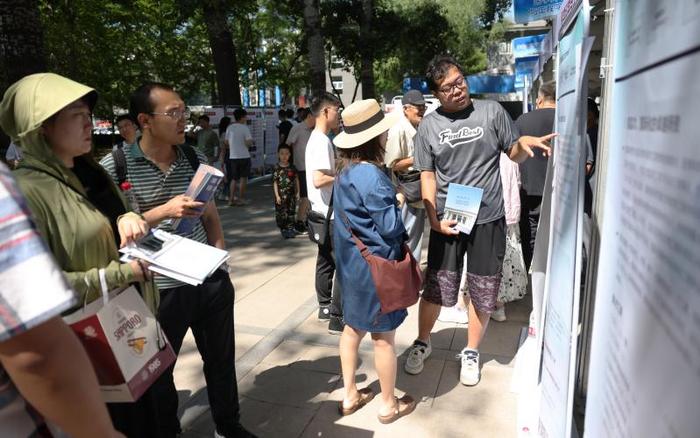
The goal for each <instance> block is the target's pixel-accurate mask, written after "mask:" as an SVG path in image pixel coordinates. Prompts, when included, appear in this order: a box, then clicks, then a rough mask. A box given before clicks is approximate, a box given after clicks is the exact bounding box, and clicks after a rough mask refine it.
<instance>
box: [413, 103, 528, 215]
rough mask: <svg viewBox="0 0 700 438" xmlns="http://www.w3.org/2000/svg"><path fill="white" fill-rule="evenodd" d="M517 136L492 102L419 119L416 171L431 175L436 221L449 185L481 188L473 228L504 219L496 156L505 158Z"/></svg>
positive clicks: (516, 130) (508, 117)
mask: <svg viewBox="0 0 700 438" xmlns="http://www.w3.org/2000/svg"><path fill="white" fill-rule="evenodd" d="M518 136H519V135H518V129H517V128H516V127H515V124H514V123H513V120H512V119H511V118H510V116H509V115H508V113H507V112H506V110H505V109H503V107H502V106H501V105H500V104H499V103H498V102H494V101H489V100H472V105H470V106H468V107H467V108H465V109H464V110H462V111H459V112H456V113H446V112H444V111H442V109H441V108H438V109H437V110H436V111H433V112H432V113H430V114H428V115H426V116H425V117H423V120H422V121H421V123H420V125H418V132H417V133H416V136H415V137H414V139H413V143H414V148H415V149H414V159H415V162H414V167H415V168H417V169H419V170H430V171H434V172H435V179H436V181H437V206H436V207H437V213H438V217H442V213H443V210H444V208H445V199H446V198H447V187H448V186H449V184H450V183H457V184H464V185H468V186H474V187H481V188H482V189H484V196H483V198H482V200H481V207H480V209H479V216H478V217H477V219H476V223H477V224H484V223H487V222H491V221H494V220H496V219H499V218H501V217H503V215H504V214H505V210H504V208H503V189H502V187H501V175H500V170H499V160H500V153H501V151H503V152H506V153H508V152H509V151H510V147H511V145H512V144H513V143H515V141H516V140H517V139H518Z"/></svg>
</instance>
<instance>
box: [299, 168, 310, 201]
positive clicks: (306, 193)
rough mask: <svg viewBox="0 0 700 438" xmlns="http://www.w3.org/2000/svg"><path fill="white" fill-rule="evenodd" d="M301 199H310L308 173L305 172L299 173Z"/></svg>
mask: <svg viewBox="0 0 700 438" xmlns="http://www.w3.org/2000/svg"><path fill="white" fill-rule="evenodd" d="M299 197H300V198H308V197H309V191H308V190H306V171H305V170H300V171H299Z"/></svg>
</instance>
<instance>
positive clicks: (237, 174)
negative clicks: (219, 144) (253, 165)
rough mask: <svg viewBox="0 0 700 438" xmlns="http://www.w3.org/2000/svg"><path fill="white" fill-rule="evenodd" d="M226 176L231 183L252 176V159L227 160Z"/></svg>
mask: <svg viewBox="0 0 700 438" xmlns="http://www.w3.org/2000/svg"><path fill="white" fill-rule="evenodd" d="M226 174H227V177H228V179H229V181H231V180H233V181H238V180H240V179H241V178H248V177H249V176H250V158H229V159H228V160H226Z"/></svg>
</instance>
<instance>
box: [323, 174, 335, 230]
mask: <svg viewBox="0 0 700 438" xmlns="http://www.w3.org/2000/svg"><path fill="white" fill-rule="evenodd" d="M334 193H335V184H333V185H332V186H331V201H330V202H329V203H328V211H326V220H325V221H324V223H323V225H324V226H325V227H326V229H328V224H329V223H330V221H331V215H332V214H333V194H334Z"/></svg>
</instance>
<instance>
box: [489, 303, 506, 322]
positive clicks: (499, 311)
mask: <svg viewBox="0 0 700 438" xmlns="http://www.w3.org/2000/svg"><path fill="white" fill-rule="evenodd" d="M491 319H493V320H494V321H498V322H503V321H505V320H506V306H502V307H497V308H496V311H495V312H492V313H491Z"/></svg>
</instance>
